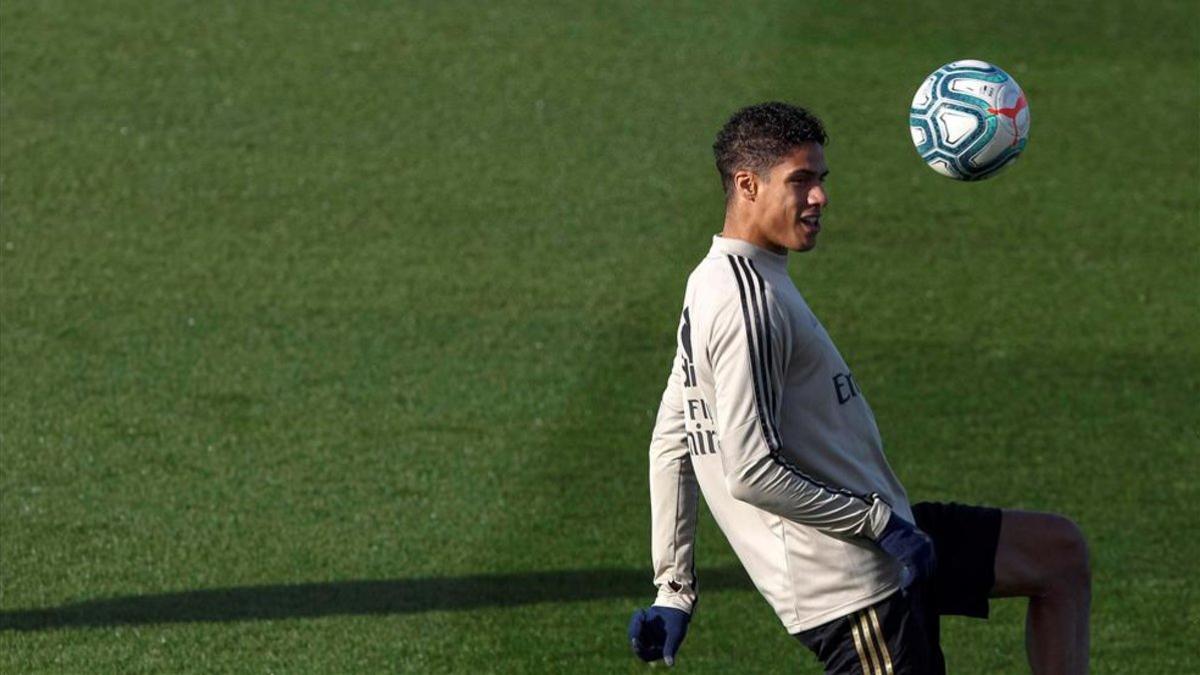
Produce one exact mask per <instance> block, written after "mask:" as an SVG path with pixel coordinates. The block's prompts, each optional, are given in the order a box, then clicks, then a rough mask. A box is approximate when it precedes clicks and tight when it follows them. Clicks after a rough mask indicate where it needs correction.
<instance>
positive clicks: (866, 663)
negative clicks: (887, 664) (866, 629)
mask: <svg viewBox="0 0 1200 675" xmlns="http://www.w3.org/2000/svg"><path fill="white" fill-rule="evenodd" d="M855 618H856V617H854V616H851V617H850V635H852V636H853V637H854V649H856V650H857V651H858V662H859V663H860V664H861V665H862V670H863V675H882V674H881V673H880V672H879V669H878V668H876V667H875V664H874V663H873V662H872V661H871V660H870V659H869V658H868V657H867V652H866V651H864V650H863V638H862V636H861V635H859V633H858V624H857V623H856V622H855Z"/></svg>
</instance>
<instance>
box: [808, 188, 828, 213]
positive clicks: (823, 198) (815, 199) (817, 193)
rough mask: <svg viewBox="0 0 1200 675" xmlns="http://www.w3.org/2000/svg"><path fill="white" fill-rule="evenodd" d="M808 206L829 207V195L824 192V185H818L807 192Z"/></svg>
mask: <svg viewBox="0 0 1200 675" xmlns="http://www.w3.org/2000/svg"><path fill="white" fill-rule="evenodd" d="M808 205H809V206H820V207H821V208H825V207H826V206H829V193H828V192H826V191H825V186H824V185H818V186H816V187H814V188H813V189H812V190H809V192H808Z"/></svg>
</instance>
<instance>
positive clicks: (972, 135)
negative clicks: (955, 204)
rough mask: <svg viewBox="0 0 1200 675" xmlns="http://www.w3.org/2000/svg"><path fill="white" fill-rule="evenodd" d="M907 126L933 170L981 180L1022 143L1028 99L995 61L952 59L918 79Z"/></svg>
mask: <svg viewBox="0 0 1200 675" xmlns="http://www.w3.org/2000/svg"><path fill="white" fill-rule="evenodd" d="M908 127H909V130H910V131H911V132H912V140H913V145H915V146H917V153H918V154H920V155H921V159H923V160H925V163H926V164H928V165H929V167H930V168H932V169H933V170H934V171H936V172H938V173H940V174H942V175H943V176H949V177H950V178H955V179H958V180H983V179H984V178H991V177H992V176H994V175H996V172H997V171H999V170H1000V169H1002V168H1004V167H1005V166H1007V165H1008V164H1009V163H1011V162H1012V161H1013V160H1014V159H1016V158H1017V155H1020V154H1021V151H1022V150H1024V149H1025V141H1026V138H1027V137H1028V136H1029V104H1028V103H1027V102H1026V101H1025V92H1023V91H1021V87H1020V86H1018V85H1017V82H1016V80H1014V79H1012V77H1010V76H1009V74H1008V73H1006V72H1004V71H1003V70H1000V69H999V68H997V67H996V66H993V65H992V64H990V63H986V62H984V61H953V62H951V63H947V64H946V65H944V66H942V67H941V68H938V69H937V70H935V71H933V73H932V74H931V75H930V76H929V77H927V78H925V81H924V82H922V83H921V86H920V88H918V89H917V95H916V96H914V97H913V102H912V108H911V109H910V110H909V113H908Z"/></svg>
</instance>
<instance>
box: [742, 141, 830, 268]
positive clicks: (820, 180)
mask: <svg viewBox="0 0 1200 675" xmlns="http://www.w3.org/2000/svg"><path fill="white" fill-rule="evenodd" d="M828 174H829V169H828V167H826V166H825V150H824V148H822V147H821V144H820V143H815V142H814V143H805V144H804V145H801V146H800V147H798V148H796V149H795V150H793V151H792V152H791V153H789V154H787V155H784V157H783V159H782V160H781V161H780V162H779V163H778V164H776V165H775V166H773V167H771V169H770V171H769V172H768V174H767V176H765V177H764V178H766V180H763V181H760V182H759V191H758V195H757V198H756V199H755V200H754V206H753V208H754V211H755V212H756V213H755V217H754V218H753V221H754V222H755V223H756V224H757V230H758V232H757V234H758V236H759V238H760V239H761V243H762V244H764V245H765V246H766V248H769V249H772V250H774V251H776V252H778V253H783V252H784V250H789V251H807V250H809V249H811V248H812V247H814V246H816V245H817V233H818V232H820V231H821V210H822V209H824V208H825V206H826V205H828V204H829V196H828V195H827V194H825V186H824V183H825V176H826V175H828Z"/></svg>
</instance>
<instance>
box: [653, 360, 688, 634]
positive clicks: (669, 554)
mask: <svg viewBox="0 0 1200 675" xmlns="http://www.w3.org/2000/svg"><path fill="white" fill-rule="evenodd" d="M685 439H686V431H685V429H684V411H683V361H682V357H681V356H679V355H676V357H675V360H674V363H673V365H672V368H671V375H670V377H668V378H667V386H666V388H665V390H664V391H663V396H662V401H661V402H660V403H659V407H658V417H657V419H656V421H655V424H654V432H653V434H652V435H651V438H650V521H651V528H650V529H651V546H650V548H651V555H652V558H653V561H654V584H655V586H657V587H658V595H657V597H656V599H655V601H654V604H655V605H660V606H663V607H674V608H675V609H679V610H682V611H684V612H687V613H689V614H690V613H691V611H692V607H693V606H694V605H695V603H696V576H695V567H694V564H693V559H692V554H693V544H694V542H695V540H696V522H697V513H698V505H699V495H700V487H699V485H698V484H697V482H696V474H695V471H694V470H693V468H692V456H691V454H690V453H689V452H688V447H687V442H686V440H685Z"/></svg>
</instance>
